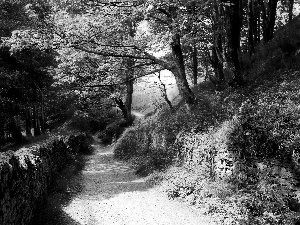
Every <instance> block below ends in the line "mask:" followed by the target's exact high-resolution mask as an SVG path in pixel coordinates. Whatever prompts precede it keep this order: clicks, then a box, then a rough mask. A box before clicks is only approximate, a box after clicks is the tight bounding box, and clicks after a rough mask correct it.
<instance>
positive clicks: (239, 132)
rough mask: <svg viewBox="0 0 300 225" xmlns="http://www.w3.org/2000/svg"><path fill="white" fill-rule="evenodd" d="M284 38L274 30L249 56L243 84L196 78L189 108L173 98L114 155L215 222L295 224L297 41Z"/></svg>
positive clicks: (299, 201) (298, 201)
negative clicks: (217, 84)
mask: <svg viewBox="0 0 300 225" xmlns="http://www.w3.org/2000/svg"><path fill="white" fill-rule="evenodd" d="M284 32H289V34H290V33H291V32H292V30H290V31H284ZM284 43H285V42H284V38H283V36H280V33H279V36H278V38H275V39H274V40H273V41H272V42H270V44H269V45H268V46H267V47H265V48H263V47H262V46H261V48H262V49H260V50H259V49H257V52H258V53H257V55H256V56H255V57H254V58H252V59H248V60H252V61H249V65H248V68H246V67H247V65H244V66H245V68H246V69H247V70H245V71H246V72H245V73H246V74H247V79H248V84H247V85H246V87H244V88H238V89H233V88H231V87H228V88H226V89H225V90H222V91H218V92H216V91H215V90H214V88H213V87H212V86H210V84H209V83H208V82H204V83H201V84H200V85H198V86H197V87H195V88H194V93H196V95H197V97H196V101H197V102H196V104H195V106H194V108H193V109H191V110H190V111H187V110H186V108H185V107H183V106H181V105H180V104H179V105H178V106H176V107H175V108H176V110H175V112H171V111H169V110H168V109H164V110H162V111H161V112H160V113H158V114H156V115H155V116H153V117H152V118H150V119H148V120H146V121H144V122H143V123H140V124H138V125H136V126H134V127H132V128H130V129H128V130H126V131H125V133H124V134H123V135H122V136H121V138H120V139H119V140H118V141H117V143H116V145H115V148H114V153H115V157H116V158H118V159H125V160H131V161H132V162H133V163H134V164H135V165H136V167H137V171H138V172H140V173H141V174H143V175H147V174H150V173H151V175H150V176H149V177H148V181H149V182H152V183H155V184H160V186H161V188H162V190H163V191H164V192H166V194H167V195H168V196H169V197H170V198H182V199H185V200H186V201H188V202H189V203H190V204H193V205H196V206H197V207H199V208H200V209H201V210H202V211H203V213H206V214H209V215H210V216H211V217H212V218H213V219H214V220H215V221H216V222H217V224H249V225H250V224H258V225H260V224H261V225H263V224H278V225H279V224H283V225H294V224H297V223H300V215H299V213H300V188H299V182H298V180H297V177H298V175H299V174H300V107H299V105H300V92H299V86H300V72H299V66H298V67H297V66H295V65H293V64H294V62H295V61H293V60H294V59H297V60H296V62H298V61H299V49H297V48H299V45H298V44H299V40H298V39H292V42H289V43H288V46H286V45H285V44H284ZM290 45H292V46H293V48H294V52H291V51H290ZM295 50H296V52H295ZM273 53H274V54H273ZM293 54H294V55H293ZM297 54H298V55H297ZM270 56H273V57H271V58H270ZM274 64H276V66H274ZM251 66H252V67H251ZM289 68H291V69H289Z"/></svg>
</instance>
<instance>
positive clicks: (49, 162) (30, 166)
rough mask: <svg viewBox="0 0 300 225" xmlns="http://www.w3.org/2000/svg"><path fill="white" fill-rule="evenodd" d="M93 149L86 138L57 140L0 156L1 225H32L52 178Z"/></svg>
mask: <svg viewBox="0 0 300 225" xmlns="http://www.w3.org/2000/svg"><path fill="white" fill-rule="evenodd" d="M90 149H91V147H90V146H89V145H88V144H87V138H86V136H85V135H82V134H81V135H76V136H74V135H72V136H69V137H57V138H53V139H52V140H48V141H47V143H43V144H37V145H35V146H31V147H28V148H21V149H19V150H18V151H16V152H12V151H7V152H5V153H1V154H0V224H1V225H26V224H29V222H30V220H31V219H32V217H33V215H34V213H35V211H36V209H38V207H39V206H40V205H42V204H43V203H45V200H46V197H47V190H48V188H49V185H50V184H51V181H52V179H53V175H54V174H55V173H57V172H59V170H60V169H62V168H63V167H64V166H65V165H66V164H67V163H68V162H69V161H70V160H72V159H74V156H75V155H76V154H78V153H80V152H84V153H87V152H89V151H90Z"/></svg>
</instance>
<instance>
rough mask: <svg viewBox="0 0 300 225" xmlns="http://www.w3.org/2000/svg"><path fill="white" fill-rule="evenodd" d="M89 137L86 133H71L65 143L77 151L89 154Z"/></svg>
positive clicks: (90, 148) (91, 150) (90, 150)
mask: <svg viewBox="0 0 300 225" xmlns="http://www.w3.org/2000/svg"><path fill="white" fill-rule="evenodd" d="M91 139H92V137H91V136H89V135H87V134H79V135H71V136H70V137H69V138H68V140H67V144H68V146H69V148H71V149H73V151H75V152H77V153H81V154H91V153H92V152H93V148H92V147H91V146H90V144H89V142H90V141H91Z"/></svg>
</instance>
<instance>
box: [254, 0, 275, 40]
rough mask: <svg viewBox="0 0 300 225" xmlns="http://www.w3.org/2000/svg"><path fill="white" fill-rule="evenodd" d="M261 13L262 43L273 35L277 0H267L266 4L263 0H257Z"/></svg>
mask: <svg viewBox="0 0 300 225" xmlns="http://www.w3.org/2000/svg"><path fill="white" fill-rule="evenodd" d="M258 1H259V4H260V8H261V13H262V20H263V21H262V29H263V39H264V43H267V42H269V41H270V40H271V39H272V38H273V37H274V28H275V21H276V9H277V3H278V0H269V2H268V4H267V5H266V4H265V3H264V1H263V0H258Z"/></svg>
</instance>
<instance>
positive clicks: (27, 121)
mask: <svg viewBox="0 0 300 225" xmlns="http://www.w3.org/2000/svg"><path fill="white" fill-rule="evenodd" d="M25 130H26V136H27V137H31V136H32V134H31V112H30V107H26V108H25Z"/></svg>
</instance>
